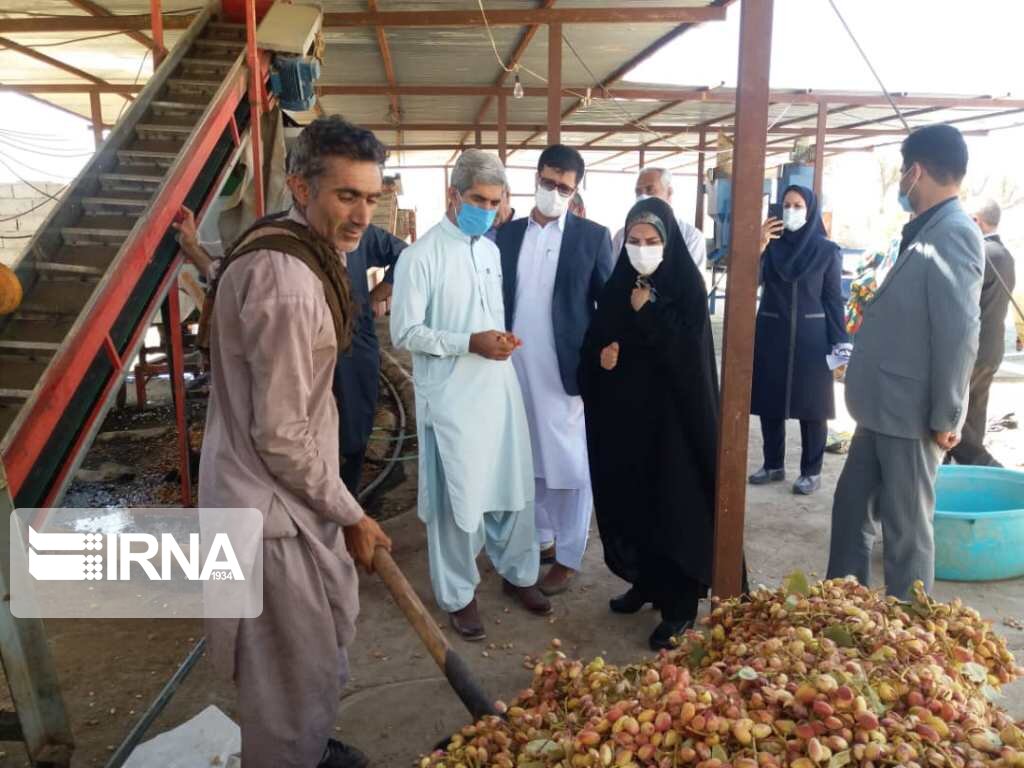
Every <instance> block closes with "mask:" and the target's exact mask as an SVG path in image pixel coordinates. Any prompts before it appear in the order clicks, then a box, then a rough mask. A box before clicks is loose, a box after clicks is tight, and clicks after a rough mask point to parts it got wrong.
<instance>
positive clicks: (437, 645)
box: [373, 547, 497, 720]
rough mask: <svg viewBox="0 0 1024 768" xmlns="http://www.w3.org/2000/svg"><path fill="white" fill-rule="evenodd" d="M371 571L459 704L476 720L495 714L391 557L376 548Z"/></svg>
mask: <svg viewBox="0 0 1024 768" xmlns="http://www.w3.org/2000/svg"><path fill="white" fill-rule="evenodd" d="M373 569H374V570H375V571H376V572H377V575H378V576H380V578H381V581H383V582H384V585H385V586H386V587H387V588H388V591H389V592H391V596H392V597H393V598H394V600H395V603H397V604H398V607H399V608H400V609H401V610H402V613H403V614H404V615H405V618H406V620H407V621H408V622H409V624H410V625H412V628H413V629H414V630H415V631H416V634H417V635H419V638H420V640H421V641H422V642H423V645H424V646H425V647H426V649H427V650H428V651H429V652H430V655H431V656H432V657H433V659H434V661H435V662H436V663H437V666H439V667H440V668H441V671H442V672H444V674H445V677H446V678H447V679H448V684H449V685H451V687H452V689H453V690H454V691H455V693H456V695H458V697H459V699H461V700H462V703H463V704H464V705H465V707H466V709H468V710H469V713H470V714H471V715H472V716H473V717H474V718H475V719H477V720H479V719H480V718H482V717H484V716H485V715H495V714H497V710H496V709H495V706H494V699H493V698H491V697H490V696H488V695H487V694H486V693H484V691H483V689H482V688H481V687H480V686H479V684H477V682H476V680H474V679H473V676H472V673H471V672H470V670H469V666H468V665H467V664H466V662H465V661H464V660H463V659H462V657H461V656H459V655H458V654H457V653H455V651H453V650H452V648H451V646H450V645H448V640H446V639H445V636H444V635H442V634H441V630H440V629H438V627H437V623H436V622H435V621H434V619H433V617H432V616H431V615H430V614H429V613H428V612H427V609H426V608H425V607H424V606H423V602H422V601H421V600H420V598H419V595H417V594H416V592H415V591H414V590H413V588H412V586H411V585H410V584H409V582H408V580H407V579H406V578H405V576H404V575H403V574H402V571H401V570H399V568H398V566H397V565H396V564H395V561H394V559H393V558H392V557H391V553H390V552H388V551H387V550H386V549H384V548H383V547H377V549H376V551H374V553H373Z"/></svg>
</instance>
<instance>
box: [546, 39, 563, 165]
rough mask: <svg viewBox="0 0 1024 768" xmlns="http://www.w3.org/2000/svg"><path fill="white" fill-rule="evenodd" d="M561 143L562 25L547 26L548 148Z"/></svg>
mask: <svg viewBox="0 0 1024 768" xmlns="http://www.w3.org/2000/svg"><path fill="white" fill-rule="evenodd" d="M561 142H562V25H561V23H554V24H549V25H548V146H550V145H552V144H560V143H561Z"/></svg>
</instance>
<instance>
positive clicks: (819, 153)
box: [814, 104, 828, 210]
mask: <svg viewBox="0 0 1024 768" xmlns="http://www.w3.org/2000/svg"><path fill="white" fill-rule="evenodd" d="M827 128H828V104H819V105H818V130H817V134H816V136H815V141H814V195H815V197H817V198H818V206H819V210H820V209H821V188H822V184H823V183H824V180H825V133H826V129H827Z"/></svg>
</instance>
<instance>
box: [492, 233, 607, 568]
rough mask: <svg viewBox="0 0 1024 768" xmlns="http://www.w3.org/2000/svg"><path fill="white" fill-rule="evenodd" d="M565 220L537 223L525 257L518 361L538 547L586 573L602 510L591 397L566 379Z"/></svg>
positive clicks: (520, 275)
mask: <svg viewBox="0 0 1024 768" xmlns="http://www.w3.org/2000/svg"><path fill="white" fill-rule="evenodd" d="M564 230H565V214H563V215H562V216H561V217H560V218H559V219H556V220H555V221H552V222H550V223H548V224H547V225H546V226H543V227H542V226H541V225H540V224H538V223H537V222H536V221H534V220H533V218H532V217H531V219H530V221H529V223H528V224H527V225H526V233H525V235H524V236H523V244H522V247H521V249H520V251H519V266H518V271H517V277H516V303H515V316H514V317H513V319H512V330H513V333H515V334H516V336H518V337H519V338H520V339H522V340H523V347H522V348H521V349H519V350H518V351H517V352H516V353H515V355H513V357H512V362H513V364H514V365H515V369H516V373H517V374H518V376H519V385H520V387H522V390H523V400H524V401H525V403H526V416H527V419H528V420H529V423H530V443H531V445H533V474H534V480H535V483H536V491H535V502H534V505H535V509H536V517H537V539H538V544H540V545H546V544H548V543H550V542H554V543H555V558H556V560H557V562H558V563H560V564H561V565H564V566H565V567H566V568H571V569H573V570H574V571H578V570H579V569H580V565H581V564H582V562H583V553H584V552H585V551H586V549H587V535H588V533H589V531H590V518H591V514H592V512H593V508H594V497H593V492H592V491H591V487H590V469H589V465H588V462H587V433H586V424H585V422H584V420H583V398H581V397H578V396H576V397H574V396H571V395H568V394H566V392H565V386H564V384H563V383H562V378H561V375H560V374H559V366H558V354H557V352H556V351H555V332H554V327H553V325H552V314H551V303H552V300H553V296H554V288H555V274H556V272H557V270H558V258H559V253H560V252H561V248H562V234H563V232H564Z"/></svg>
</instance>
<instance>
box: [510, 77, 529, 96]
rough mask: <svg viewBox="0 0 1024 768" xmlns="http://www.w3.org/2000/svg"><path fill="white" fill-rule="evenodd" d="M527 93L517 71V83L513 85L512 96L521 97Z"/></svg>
mask: <svg viewBox="0 0 1024 768" xmlns="http://www.w3.org/2000/svg"><path fill="white" fill-rule="evenodd" d="M525 95H526V94H525V92H524V91H523V81H522V80H520V79H519V73H518V72H516V82H515V85H513V86H512V98H513V99H521V98H523V96H525Z"/></svg>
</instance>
